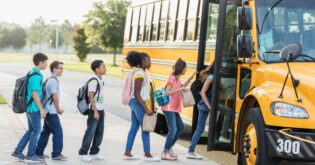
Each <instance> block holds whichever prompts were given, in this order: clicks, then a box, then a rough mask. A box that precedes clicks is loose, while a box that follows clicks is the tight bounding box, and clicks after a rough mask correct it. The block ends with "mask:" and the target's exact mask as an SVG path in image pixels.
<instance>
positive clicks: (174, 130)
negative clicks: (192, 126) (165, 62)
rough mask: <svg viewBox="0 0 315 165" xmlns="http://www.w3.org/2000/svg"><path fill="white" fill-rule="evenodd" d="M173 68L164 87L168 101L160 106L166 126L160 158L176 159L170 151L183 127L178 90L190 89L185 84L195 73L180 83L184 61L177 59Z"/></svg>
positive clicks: (184, 67)
mask: <svg viewBox="0 0 315 165" xmlns="http://www.w3.org/2000/svg"><path fill="white" fill-rule="evenodd" d="M173 69H174V70H173V73H172V75H171V76H170V77H169V79H168V80H167V84H166V87H165V94H166V95H167V96H170V102H169V103H168V104H167V105H164V106H162V108H161V109H162V110H163V113H164V116H165V118H166V122H167V126H168V134H167V137H166V142H165V146H164V151H163V152H162V155H161V158H162V160H177V155H176V154H175V153H174V152H173V151H172V147H173V145H174V144H175V143H176V141H177V139H178V138H179V136H180V135H181V133H182V131H183V129H184V124H183V121H182V119H181V117H180V115H179V113H180V112H181V110H182V97H181V93H180V91H182V90H190V89H188V88H186V86H187V85H188V84H189V82H190V81H191V80H192V78H193V77H194V76H195V74H196V72H195V73H193V74H192V75H191V76H190V77H189V79H188V80H187V81H186V82H185V83H184V84H181V82H180V77H181V76H182V75H184V74H185V73H186V69H187V65H186V62H185V61H184V60H182V59H178V60H177V61H176V63H175V65H174V67H173Z"/></svg>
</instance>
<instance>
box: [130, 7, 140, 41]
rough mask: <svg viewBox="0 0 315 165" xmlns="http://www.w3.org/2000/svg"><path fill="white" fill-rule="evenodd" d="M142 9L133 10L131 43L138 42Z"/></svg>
mask: <svg viewBox="0 0 315 165" xmlns="http://www.w3.org/2000/svg"><path fill="white" fill-rule="evenodd" d="M139 14H140V7H135V8H133V17H132V36H131V42H137V40H138V38H137V36H138V25H139Z"/></svg>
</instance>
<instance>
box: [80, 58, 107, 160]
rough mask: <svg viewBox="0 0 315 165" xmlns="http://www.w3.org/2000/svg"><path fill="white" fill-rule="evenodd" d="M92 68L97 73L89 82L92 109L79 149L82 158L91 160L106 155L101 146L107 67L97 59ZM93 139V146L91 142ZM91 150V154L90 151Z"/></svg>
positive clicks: (100, 158) (89, 112)
mask: <svg viewBox="0 0 315 165" xmlns="http://www.w3.org/2000/svg"><path fill="white" fill-rule="evenodd" d="M91 69H92V70H93V72H94V73H95V75H94V76H93V78H96V80H92V81H90V83H89V84H88V96H89V102H90V107H91V109H89V110H88V119H87V125H88V126H87V129H86V131H85V134H84V137H83V141H82V146H81V149H80V151H79V155H80V156H81V160H82V161H85V162H89V161H91V160H93V159H96V160H103V159H104V156H102V155H100V154H99V150H100V149H99V147H100V145H101V143H102V139H103V133H104V116H105V112H104V103H103V99H104V97H103V96H104V78H103V75H104V74H105V73H106V67H105V64H104V62H103V61H102V60H95V61H93V62H92V64H91ZM92 141H93V144H92V147H91V148H90V146H91V142H92ZM89 150H90V156H88V151H89Z"/></svg>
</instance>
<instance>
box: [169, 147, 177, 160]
mask: <svg viewBox="0 0 315 165" xmlns="http://www.w3.org/2000/svg"><path fill="white" fill-rule="evenodd" d="M170 154H171V155H172V156H173V157H176V158H177V154H175V153H174V151H173V150H172V149H171V150H170Z"/></svg>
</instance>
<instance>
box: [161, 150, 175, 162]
mask: <svg viewBox="0 0 315 165" xmlns="http://www.w3.org/2000/svg"><path fill="white" fill-rule="evenodd" d="M161 159H162V160H177V157H175V156H173V155H172V154H171V152H165V151H163V152H162V154H161Z"/></svg>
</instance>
